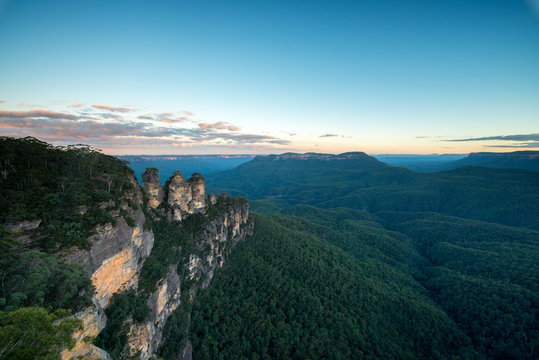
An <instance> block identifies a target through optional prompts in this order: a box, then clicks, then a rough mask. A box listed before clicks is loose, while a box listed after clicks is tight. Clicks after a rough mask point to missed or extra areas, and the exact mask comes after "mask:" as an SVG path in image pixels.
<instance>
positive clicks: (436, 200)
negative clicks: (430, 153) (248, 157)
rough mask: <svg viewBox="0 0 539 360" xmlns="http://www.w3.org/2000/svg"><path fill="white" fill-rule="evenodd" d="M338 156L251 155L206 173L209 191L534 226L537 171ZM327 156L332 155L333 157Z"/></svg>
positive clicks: (537, 221)
mask: <svg viewBox="0 0 539 360" xmlns="http://www.w3.org/2000/svg"><path fill="white" fill-rule="evenodd" d="M348 154H351V158H349V159H342V160H319V159H317V158H316V156H313V158H312V159H309V158H308V159H295V158H291V159H275V158H272V157H271V156H268V157H261V156H259V157H256V158H255V159H253V160H252V161H250V162H247V163H245V164H242V165H240V166H238V167H237V168H236V169H233V170H229V171H226V172H223V173H219V174H212V175H210V176H208V179H207V180H208V184H209V185H210V189H211V188H213V189H222V190H224V191H227V192H230V193H232V194H238V195H242V196H244V197H247V198H248V199H250V200H255V199H263V198H266V197H268V198H276V199H282V200H285V201H286V203H289V204H310V205H315V206H318V207H322V208H334V207H348V208H354V209H359V210H366V211H369V212H371V213H376V212H380V211H407V212H418V211H433V212H438V213H442V214H446V215H452V216H458V217H464V218H469V219H476V220H483V221H488V222H495V223H500V224H504V225H511V226H518V227H527V228H532V229H536V230H539V172H534V171H527V170H515V169H494V168H486V167H479V166H474V167H462V168H458V169H455V170H450V171H446V172H438V173H428V174H424V173H414V172H412V171H410V170H407V169H404V168H397V167H391V166H389V165H387V164H384V163H382V162H380V161H378V160H376V159H375V158H373V157H370V156H368V155H366V154H364V153H348ZM330 159H331V158H330Z"/></svg>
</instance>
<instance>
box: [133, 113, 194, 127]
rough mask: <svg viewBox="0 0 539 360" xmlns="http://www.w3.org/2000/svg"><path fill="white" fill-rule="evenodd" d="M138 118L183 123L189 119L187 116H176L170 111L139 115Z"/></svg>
mask: <svg viewBox="0 0 539 360" xmlns="http://www.w3.org/2000/svg"><path fill="white" fill-rule="evenodd" d="M137 119H142V120H154V121H161V122H164V123H167V124H174V123H181V122H184V121H187V120H189V118H188V117H186V116H180V117H175V116H174V114H173V113H170V112H164V113H154V114H145V115H139V116H137Z"/></svg>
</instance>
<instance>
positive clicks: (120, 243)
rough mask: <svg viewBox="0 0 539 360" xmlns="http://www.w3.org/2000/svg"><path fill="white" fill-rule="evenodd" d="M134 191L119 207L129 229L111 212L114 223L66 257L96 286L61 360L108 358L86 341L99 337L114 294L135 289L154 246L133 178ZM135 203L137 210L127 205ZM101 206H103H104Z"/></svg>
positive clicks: (115, 211) (116, 214)
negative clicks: (86, 246)
mask: <svg viewBox="0 0 539 360" xmlns="http://www.w3.org/2000/svg"><path fill="white" fill-rule="evenodd" d="M133 185H134V186H133V187H134V189H135V190H134V191H133V192H132V193H130V194H129V195H128V196H127V197H126V198H124V200H125V201H124V202H122V203H121V205H120V207H121V209H122V210H123V211H125V212H127V214H128V215H127V216H129V217H131V218H132V219H134V222H135V224H134V226H133V227H130V226H129V225H128V224H127V222H126V220H125V218H124V217H123V216H120V211H119V210H112V211H111V213H112V214H113V216H114V218H115V220H116V224H115V225H114V226H113V225H112V224H106V225H103V226H98V227H97V228H96V229H95V233H94V234H93V235H92V236H91V237H90V238H89V239H88V240H89V241H90V244H91V248H90V249H89V250H83V249H78V248H73V249H71V252H70V253H69V254H68V255H67V257H66V259H65V260H66V262H68V263H79V264H82V265H83V266H84V268H85V270H86V271H87V272H88V274H89V275H90V278H91V279H92V284H93V285H94V286H95V289H96V291H95V293H94V297H93V299H92V300H93V306H91V307H89V308H87V309H84V310H82V311H81V312H79V313H77V314H76V315H75V316H77V317H79V318H81V319H82V320H83V322H84V329H83V330H82V331H81V332H79V333H76V334H75V338H76V340H77V343H76V345H75V348H74V349H73V350H71V351H65V352H64V353H63V354H62V359H71V358H77V357H79V356H80V357H83V358H87V359H94V358H97V359H100V358H105V359H106V358H108V355H107V354H106V352H104V351H103V350H102V349H99V348H97V347H95V346H94V345H92V344H91V341H90V340H89V339H92V338H94V337H95V336H97V335H98V334H99V332H100V331H101V330H103V328H104V327H105V325H106V317H105V315H104V308H106V306H107V305H108V303H109V300H110V298H111V296H112V295H113V294H114V293H117V292H119V291H122V290H123V289H126V288H128V287H136V285H137V281H138V274H139V272H140V270H141V268H142V265H143V261H142V260H143V259H144V258H146V257H147V256H148V255H149V254H150V252H151V249H152V246H153V241H154V237H153V233H152V231H151V230H145V223H146V217H145V215H144V213H143V211H142V210H141V207H142V204H143V198H142V193H141V190H140V187H139V186H138V184H137V183H136V181H135V179H133ZM128 200H129V202H130V203H131V204H135V206H136V207H137V209H133V208H131V207H130V206H129V205H128ZM103 205H104V206H105V205H106V204H103Z"/></svg>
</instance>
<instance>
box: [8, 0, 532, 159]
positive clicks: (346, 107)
mask: <svg viewBox="0 0 539 360" xmlns="http://www.w3.org/2000/svg"><path fill="white" fill-rule="evenodd" d="M0 135H2V136H14V137H22V136H34V137H37V138H39V139H41V140H43V141H47V142H50V143H53V144H58V145H60V144H73V143H83V144H88V145H91V146H93V147H95V148H99V149H102V150H103V151H104V152H106V153H109V154H218V153H222V154H227V153H233V154H240V153H244V154H258V153H263V154H268V153H282V152H288V151H294V152H324V153H342V152H346V151H364V152H366V153H369V154H391V153H393V154H430V153H468V152H476V151H500V152H501V151H515V150H539V0H474V1H469V0H437V1H434V0H407V1H402V0H399V1H393V0H392V1H389V0H357V1H338V0H336V1H315V0H309V1H292V0H288V1H279V0H271V1H270V0H257V1H252V0H251V1H223V0H220V1H206V0H185V1H135V0H132V1H114V0H109V1H98V0H92V1H90V0H80V1H55V0H48V1H27V0H13V1H11V0H0Z"/></svg>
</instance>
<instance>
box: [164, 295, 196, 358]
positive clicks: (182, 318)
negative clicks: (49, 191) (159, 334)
mask: <svg viewBox="0 0 539 360" xmlns="http://www.w3.org/2000/svg"><path fill="white" fill-rule="evenodd" d="M184 294H185V293H184ZM191 311H192V302H191V301H190V300H189V298H188V296H187V295H182V305H181V306H180V307H179V308H178V309H177V310H176V311H174V312H173V313H172V315H171V316H170V317H169V318H168V320H167V323H166V324H165V328H164V329H163V339H165V341H164V343H163V344H162V345H161V346H160V347H159V355H160V356H161V357H162V358H163V359H176V358H177V357H178V354H180V353H181V352H182V351H183V349H184V348H185V344H186V343H187V338H188V334H189V326H190V325H191V319H190V315H191Z"/></svg>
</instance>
